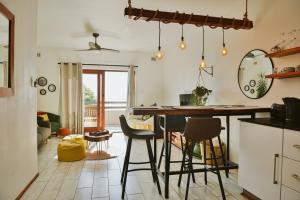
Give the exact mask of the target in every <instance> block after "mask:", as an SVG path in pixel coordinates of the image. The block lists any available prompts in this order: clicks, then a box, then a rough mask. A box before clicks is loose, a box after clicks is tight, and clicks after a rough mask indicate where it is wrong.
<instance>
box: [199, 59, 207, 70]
mask: <svg viewBox="0 0 300 200" xmlns="http://www.w3.org/2000/svg"><path fill="white" fill-rule="evenodd" d="M200 67H201V68H205V67H206V63H205V60H204V56H202V60H201V63H200Z"/></svg>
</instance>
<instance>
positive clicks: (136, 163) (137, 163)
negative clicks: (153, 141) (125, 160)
mask: <svg viewBox="0 0 300 200" xmlns="http://www.w3.org/2000/svg"><path fill="white" fill-rule="evenodd" d="M149 163H150V161H148V162H129V164H133V165H142V164H149Z"/></svg>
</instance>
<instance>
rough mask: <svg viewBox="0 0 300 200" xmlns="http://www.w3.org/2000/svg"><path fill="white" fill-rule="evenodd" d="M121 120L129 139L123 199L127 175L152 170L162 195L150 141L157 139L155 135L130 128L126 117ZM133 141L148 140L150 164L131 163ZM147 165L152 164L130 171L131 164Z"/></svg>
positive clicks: (123, 171)
mask: <svg viewBox="0 0 300 200" xmlns="http://www.w3.org/2000/svg"><path fill="white" fill-rule="evenodd" d="M119 119H120V125H121V129H122V131H123V133H124V134H125V135H126V136H127V137H128V142H127V148H126V154H125V159H124V164H123V170H122V177H121V183H122V199H124V195H125V188H126V181H127V173H128V172H132V171H140V170H151V171H152V177H153V181H154V182H156V184H157V189H158V192H159V194H161V189H160V185H159V180H158V176H157V171H156V164H155V160H154V157H153V152H152V148H151V143H150V140H151V139H153V138H154V137H155V133H154V132H152V131H144V130H137V129H132V128H130V127H129V125H128V123H127V121H126V118H125V116H124V115H121V116H120V117H119ZM132 139H143V140H146V144H147V150H148V156H149V162H130V151H131V145H132ZM146 163H150V168H136V169H131V170H128V166H129V164H146Z"/></svg>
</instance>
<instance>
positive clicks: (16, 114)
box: [0, 0, 38, 200]
mask: <svg viewBox="0 0 300 200" xmlns="http://www.w3.org/2000/svg"><path fill="white" fill-rule="evenodd" d="M1 3H3V4H4V5H5V6H6V7H8V8H9V9H10V10H11V11H12V12H13V13H14V14H15V17H16V25H15V89H16V93H15V96H13V97H9V98H7V97H1V98H0V163H1V164H0V177H1V178H0V199H3V200H4V199H5V200H6V199H7V200H9V199H15V198H16V197H17V196H18V195H19V193H20V192H21V191H22V190H23V189H24V188H25V187H26V185H27V184H28V183H29V182H30V180H31V179H32V178H33V177H34V176H35V175H36V174H37V172H38V166H37V138H36V137H37V136H36V90H35V88H32V87H31V86H30V77H31V76H35V74H36V39H37V38H36V21H37V0H26V1H24V0H14V1H11V0H1Z"/></svg>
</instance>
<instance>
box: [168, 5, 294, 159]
mask: <svg viewBox="0 0 300 200" xmlns="http://www.w3.org/2000/svg"><path fill="white" fill-rule="evenodd" d="M268 2H269V3H268ZM256 3H257V4H258V3H261V2H256ZM266 3H268V4H267V6H266V7H265V10H261V12H260V13H258V14H257V15H256V16H253V15H251V13H252V12H251V8H252V7H255V6H257V5H253V3H252V1H249V8H250V9H249V14H250V17H249V18H250V19H256V21H255V22H254V28H253V29H252V30H249V31H245V30H239V31H236V30H228V31H225V40H226V45H227V48H228V50H229V53H228V55H227V56H226V57H223V56H221V55H220V50H221V47H222V46H221V45H222V35H221V34H222V32H221V29H220V28H219V29H215V30H212V29H209V28H206V38H205V41H206V48H205V58H206V62H207V64H208V66H211V65H213V66H214V71H215V74H214V77H210V76H208V75H204V76H205V77H204V78H205V83H206V86H207V87H208V88H210V89H212V90H213V93H212V97H211V98H210V100H209V103H210V104H245V105H257V106H270V105H271V104H272V103H274V102H277V103H282V100H281V98H282V97H285V96H295V97H298V98H300V89H299V86H300V78H291V79H282V80H274V83H273V86H272V88H271V90H270V91H269V93H268V94H267V95H266V96H264V97H263V98H261V99H258V100H251V99H248V98H247V97H245V96H244V95H243V94H242V92H241V91H240V89H239V86H238V80H237V73H238V67H239V64H240V61H241V59H242V58H243V56H244V55H245V54H246V53H247V52H248V51H250V50H252V49H263V50H265V51H269V50H270V48H271V47H272V46H274V45H275V44H277V43H278V42H279V41H280V39H281V38H280V33H281V32H284V31H289V30H291V29H292V28H300V24H299V19H300V12H299V8H300V1H298V0H287V1H282V0H275V1H271V2H270V1H267V0H264V1H263V2H262V3H261V5H263V4H266ZM167 28H169V29H174V31H176V29H178V26H177V27H173V26H165V29H167ZM185 30H186V31H185V32H186V36H185V37H186V41H187V43H188V49H186V51H185V52H181V50H179V49H178V48H176V46H177V43H178V40H177V41H174V47H169V48H168V47H167V48H168V49H167V50H165V52H166V53H165V54H166V55H165V60H164V100H165V101H164V103H165V104H169V105H178V104H179V102H178V94H180V93H183V92H190V91H191V90H193V89H194V88H195V86H196V81H197V76H198V66H199V62H200V60H201V52H202V50H201V48H202V41H201V40H202V29H199V28H198V29H197V28H196V27H194V26H187V27H185ZM195 32H196V35H195ZM273 61H274V65H275V66H277V67H281V66H296V65H299V64H300V54H297V55H292V56H288V57H284V58H274V59H273ZM238 130H239V125H238V121H237V120H232V128H231V148H232V150H231V158H233V160H234V161H237V160H238V153H237V151H238V150H237V148H238ZM258 139H259V138H258Z"/></svg>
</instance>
